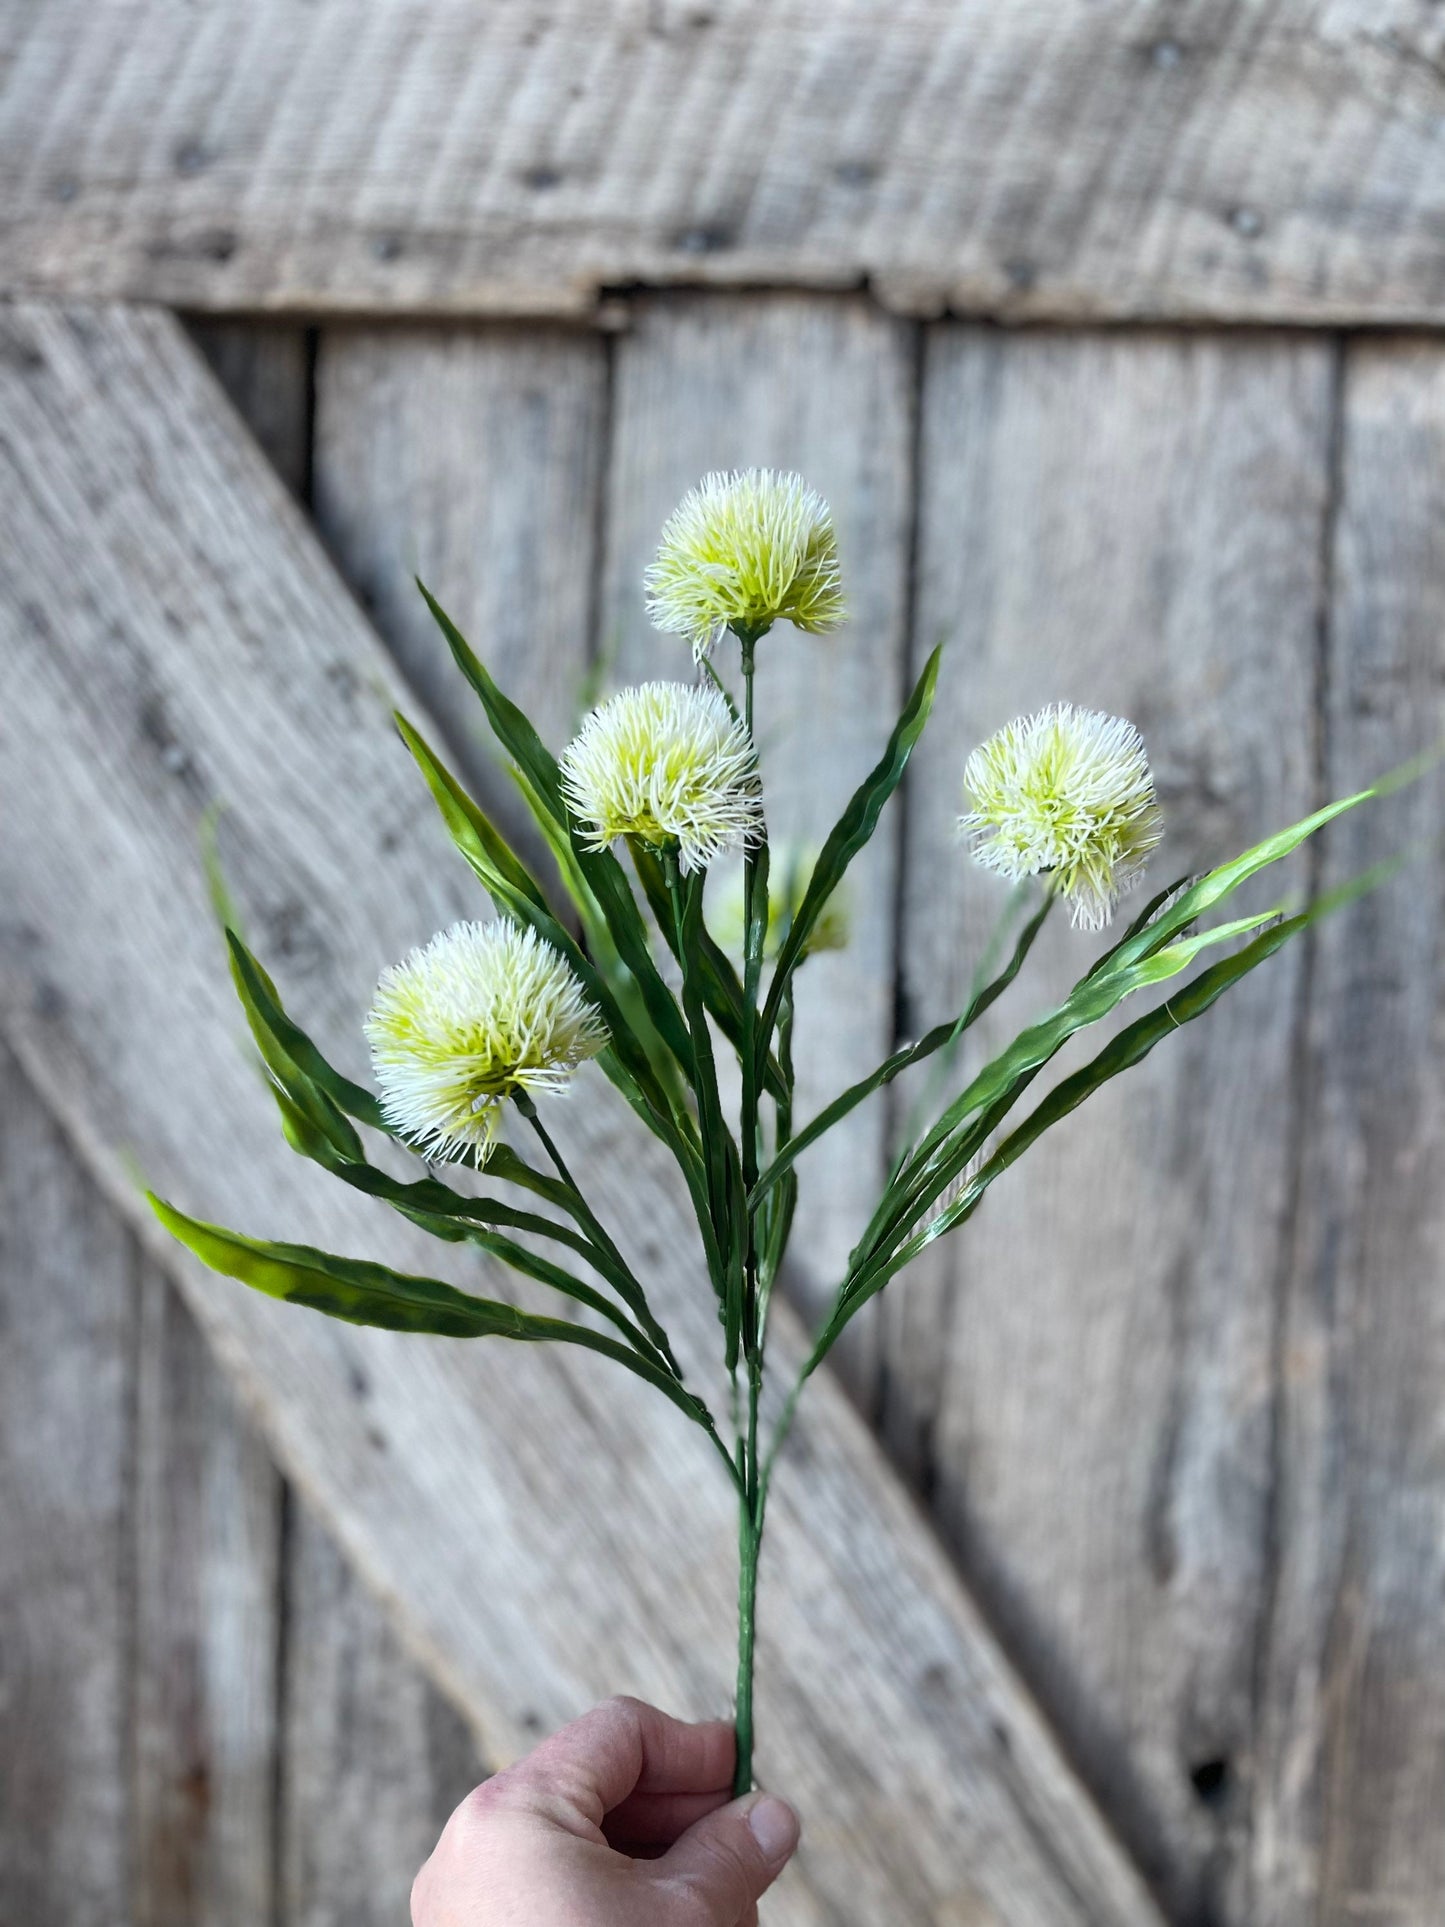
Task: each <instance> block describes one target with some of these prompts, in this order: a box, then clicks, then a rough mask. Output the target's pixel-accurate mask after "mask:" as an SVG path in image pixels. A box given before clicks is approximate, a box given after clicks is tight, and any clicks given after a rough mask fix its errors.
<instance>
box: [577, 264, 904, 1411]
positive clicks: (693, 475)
mask: <svg viewBox="0 0 1445 1927" xmlns="http://www.w3.org/2000/svg"><path fill="white" fill-rule="evenodd" d="M913 348H914V343H913V339H912V331H911V330H910V329H909V328H907V327H906V326H905V325H903V324H900V323H898V322H896V321H890V320H888V319H886V318H885V317H883V316H881V315H879V314H878V313H877V312H876V311H875V310H873V309H871V308H870V307H869V306H868V304H866V303H865V302H862V301H835V300H820V299H818V298H815V297H807V296H803V297H799V296H774V297H769V298H762V297H758V296H752V297H747V298H743V297H736V296H729V297H723V296H715V295H710V296H702V297H697V296H692V297H669V298H659V299H655V300H652V301H649V302H646V303H643V304H640V305H639V307H638V309H637V311H636V312H635V315H634V323H633V327H632V328H631V330H630V331H629V332H628V333H627V334H626V335H624V336H623V337H621V338H620V339H619V342H618V346H617V371H616V385H615V397H614V434H613V447H612V462H611V467H610V471H609V477H608V485H607V513H606V528H607V556H606V573H605V578H604V590H603V618H602V634H603V648H604V660H605V661H606V663H607V666H608V670H609V673H610V677H611V679H612V680H613V681H615V682H630V681H637V680H639V679H641V678H643V677H647V676H663V677H668V678H672V679H675V680H680V681H687V680H689V679H690V678H691V677H692V674H693V669H692V664H691V661H690V659H689V653H688V646H687V644H686V642H685V641H683V640H682V639H681V638H679V637H677V636H670V635H661V634H659V633H658V632H657V631H656V630H654V629H653V628H652V627H651V625H650V623H649V621H648V618H647V615H646V612H645V609H644V606H643V591H642V576H643V570H644V568H645V567H646V565H647V563H648V562H650V561H651V560H652V556H653V553H654V551H655V549H656V546H657V538H658V535H659V533H660V531H661V528H662V524H663V521H664V520H665V518H666V517H667V515H668V514H669V513H670V512H671V510H672V509H673V508H674V507H675V506H676V504H677V503H678V501H679V500H680V499H681V497H682V495H683V494H684V493H685V492H686V490H687V489H689V488H691V487H693V486H694V485H695V484H696V483H697V482H698V481H699V480H700V479H701V478H702V476H703V475H704V474H705V473H706V472H707V471H708V470H710V469H727V468H735V467H772V468H782V469H796V470H797V471H799V472H800V473H802V474H803V475H804V476H805V477H806V478H807V480H808V482H809V483H810V484H811V485H812V486H813V487H814V488H816V489H818V490H819V491H820V492H821V493H822V494H823V495H824V496H825V497H826V498H827V499H828V500H829V501H830V502H831V503H832V505H833V508H834V514H835V518H836V523H837V528H838V541H839V548H840V553H841V555H842V560H843V568H844V573H845V581H846V588H847V595H848V603H849V615H848V620H847V622H846V624H845V625H844V626H843V628H842V629H840V630H838V631H837V632H836V633H834V634H832V635H826V636H808V635H803V634H802V633H800V632H799V631H797V630H794V629H793V628H792V627H791V626H790V625H788V624H780V625H779V626H778V627H777V628H776V629H775V630H774V631H773V632H772V634H770V635H769V636H767V637H766V638H765V639H764V640H763V642H762V643H760V644H759V646H758V672H757V678H756V690H757V696H756V701H757V722H756V728H757V735H758V740H759V746H760V754H761V758H762V764H763V775H764V781H765V784H766V790H767V808H768V822H769V834H770V836H771V837H772V838H773V840H774V843H775V845H776V848H777V857H776V858H775V860H776V861H780V862H781V861H783V860H785V858H786V851H787V849H788V846H789V845H790V844H791V845H792V846H793V847H794V848H801V849H804V850H806V849H808V848H809V847H811V848H812V849H813V850H816V849H817V848H818V847H819V846H820V845H821V844H822V841H823V839H824V837H825V836H826V835H827V833H828V831H829V830H830V829H831V828H832V826H833V823H834V821H835V820H836V818H837V817H838V815H839V814H840V813H841V811H842V809H843V807H844V805H845V804H846V803H847V801H848V798H849V797H850V796H851V795H852V793H853V790H854V789H855V788H856V786H857V785H858V783H860V782H861V781H862V779H863V777H864V776H865V775H866V774H867V773H868V771H869V769H870V768H871V767H872V766H873V764H874V763H875V762H876V761H877V759H878V756H879V754H880V753H881V751H882V749H883V745H884V744H885V742H886V741H887V738H888V731H889V729H890V728H891V727H892V724H893V721H894V718H895V717H896V715H897V713H898V711H899V709H900V708H901V707H902V704H903V701H904V697H905V694H906V690H905V687H904V662H903V655H904V632H905V629H906V625H907V614H906V606H907V594H908V562H909V556H908V540H909V528H910V525H911V518H912V511H913V502H912V475H911V472H910V458H911V453H912V438H913V402H914V396H913V375H914V359H913ZM737 653H738V652H737V645H736V643H734V642H733V641H732V640H731V638H729V639H727V640H725V641H724V643H723V644H721V645H720V646H719V648H718V649H717V651H716V663H717V667H718V669H719V671H720V673H722V674H723V675H724V676H725V677H726V679H727V680H728V681H729V682H730V683H731V684H732V685H733V686H734V687H735V688H738V689H740V688H741V681H740V678H739V676H738V675H737ZM898 823H899V817H898V812H897V810H896V808H895V810H894V811H893V812H892V813H891V815H890V817H889V818H888V819H886V820H885V821H884V822H883V824H882V825H881V827H880V829H879V831H878V833H877V835H876V836H875V838H874V840H873V842H872V843H871V844H870V846H869V848H868V849H867V850H866V851H865V852H864V853H863V854H862V855H861V856H860V857H859V858H858V860H857V861H856V862H855V863H854V865H853V867H852V869H851V870H850V872H849V876H848V882H847V885H846V892H845V893H846V900H847V907H848V914H849V921H850V925H851V937H850V941H849V943H848V946H847V948H846V949H845V950H843V951H841V952H837V953H825V954H822V955H820V956H817V957H815V958H811V959H809V961H808V962H807V964H806V965H805V967H804V969H803V971H802V973H801V976H800V978H799V994H798V1016H797V1029H796V1040H797V1041H796V1055H797V1062H798V1121H799V1122H800V1123H801V1122H805V1121H806V1120H807V1119H809V1118H810V1117H812V1116H813V1115H814V1114H815V1113H816V1112H817V1111H818V1110H820V1109H821V1108H822V1106H823V1104H825V1103H826V1102H827V1101H828V1100H829V1099H830V1098H832V1097H834V1096H836V1095H837V1093H838V1092H839V1091H840V1090H843V1089H844V1088H845V1087H846V1086H847V1085H848V1084H850V1083H852V1082H854V1080H855V1079H857V1078H859V1077H862V1076H865V1075H866V1074H867V1072H869V1071H870V1070H872V1069H873V1067H874V1065H875V1064H877V1063H878V1062H879V1061H880V1060H881V1059H882V1058H883V1057H885V1056H886V1055H887V1054H888V1051H889V1050H890V1049H891V1047H892V1043H893V925H894V917H893V912H894V895H895V890H896V884H897V869H898V865H897V852H898ZM883 1133H884V1112H883V1106H882V1105H881V1104H878V1105H874V1106H871V1107H867V1108H865V1109H861V1110H858V1111H855V1112H854V1113H853V1115H852V1117H851V1118H849V1119H848V1120H847V1121H846V1122H845V1123H844V1124H843V1125H842V1126H841V1127H839V1129H838V1130H836V1131H835V1132H834V1133H833V1134H832V1135H831V1136H830V1137H829V1138H827V1139H826V1140H825V1141H824V1142H823V1143H822V1144H821V1145H820V1146H819V1147H818V1149H817V1150H816V1151H815V1152H813V1153H811V1154H810V1155H809V1156H808V1158H807V1159H806V1161H805V1162H804V1163H803V1164H802V1165H801V1167H800V1175H801V1179H802V1186H801V1194H800V1199H799V1207H798V1217H797V1222H796V1225H795V1227H794V1232H793V1242H792V1251H791V1254H790V1270H789V1285H790V1288H791V1289H792V1290H793V1291H794V1293H795V1295H796V1297H797V1299H798V1300H799V1302H800V1303H801V1305H802V1306H803V1308H804V1310H805V1312H806V1313H807V1314H808V1315H809V1317H810V1318H815V1317H817V1316H818V1315H820V1314H821V1312H822V1311H823V1309H824V1307H825V1306H826V1305H827V1304H828V1303H830V1302H831V1299H832V1296H833V1293H834V1292H835V1291H836V1289H837V1286H838V1281H839V1279H840V1278H841V1277H842V1275H843V1271H844V1269H845V1267H846V1264H847V1257H848V1252H849V1251H850V1249H851V1248H852V1246H853V1245H854V1243H855V1242H856V1241H857V1238H858V1235H859V1233H860V1231H861V1230H862V1228H863V1226H864V1224H865V1223H866V1222H867V1219H868V1214H869V1212H870V1211H871V1209H872V1207H873V1204H874V1203H875V1202H876V1200H877V1196H878V1193H879V1190H880V1189H881V1186H882V1183H883V1179H884V1177H885V1175H886V1169H887V1160H886V1157H885V1154H884V1135H883ZM859 1326H860V1329H859V1330H858V1331H857V1332H856V1333H854V1334H850V1338H851V1343H850V1344H849V1345H847V1346H845V1347H841V1348H840V1354H839V1355H840V1359H842V1358H846V1360H847V1370H848V1372H849V1375H850V1378H851V1379H852V1381H853V1382H854V1383H855V1385H857V1386H859V1387H862V1386H865V1385H866V1384H867V1383H868V1382H869V1378H870V1376H871V1375H870V1373H869V1371H868V1367H867V1355H868V1350H869V1346H868V1344H867V1342H866V1341H864V1336H863V1333H864V1329H866V1325H865V1321H863V1320H860V1321H859Z"/></svg>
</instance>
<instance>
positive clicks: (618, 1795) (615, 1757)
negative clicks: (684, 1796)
mask: <svg viewBox="0 0 1445 1927" xmlns="http://www.w3.org/2000/svg"><path fill="white" fill-rule="evenodd" d="M734 1750H735V1740H734V1736H733V1730H732V1728H731V1727H730V1726H728V1725H727V1724H726V1723H725V1722H724V1721H722V1720H709V1721H706V1722H704V1723H703V1724H701V1725H697V1726H691V1725H689V1724H688V1723H687V1722H686V1721H684V1720H675V1719H673V1718H672V1717H671V1716H670V1715H669V1714H667V1713H661V1712H659V1711H658V1709H657V1708H656V1707H655V1706H646V1705H644V1704H643V1702H642V1701H641V1700H634V1699H614V1700H606V1701H604V1703H603V1704H602V1705H601V1706H597V1707H594V1708H593V1709H592V1711H591V1712H590V1713H584V1714H583V1716H582V1718H581V1719H580V1720H574V1721H573V1722H572V1724H571V1725H570V1726H564V1727H563V1728H562V1730H561V1731H560V1732H559V1733H554V1734H553V1735H552V1736H551V1738H550V1739H546V1740H543V1742H542V1744H541V1745H540V1746H538V1747H537V1748H535V1749H534V1751H533V1752H531V1753H530V1754H528V1756H527V1758H526V1759H525V1760H523V1761H521V1762H519V1764H518V1765H517V1766H516V1767H515V1768H513V1769H512V1777H513V1779H514V1780H515V1782H516V1783H517V1784H518V1785H519V1786H520V1787H523V1788H528V1787H530V1788H540V1789H545V1790H546V1791H547V1792H548V1793H549V1794H557V1793H560V1794H561V1795H562V1796H563V1797H565V1798H568V1799H571V1800H572V1801H573V1802H574V1803H575V1805H576V1806H577V1808H578V1811H579V1812H581V1813H582V1814H584V1815H585V1816H586V1817H587V1818H588V1819H589V1820H590V1821H591V1823H592V1824H593V1825H595V1826H600V1825H601V1824H602V1820H603V1817H604V1815H606V1814H607V1813H609V1812H611V1810H612V1808H613V1807H616V1806H619V1805H621V1803H622V1801H624V1800H625V1799H626V1798H627V1797H628V1795H629V1794H631V1793H634V1792H643V1793H710V1792H715V1791H717V1790H718V1789H720V1788H723V1787H726V1786H728V1785H729V1784H730V1782H731V1779H732V1771H733V1756H734Z"/></svg>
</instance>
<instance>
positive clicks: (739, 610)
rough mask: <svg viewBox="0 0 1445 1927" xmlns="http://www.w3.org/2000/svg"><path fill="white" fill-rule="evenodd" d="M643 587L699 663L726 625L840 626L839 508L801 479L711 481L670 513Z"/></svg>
mask: <svg viewBox="0 0 1445 1927" xmlns="http://www.w3.org/2000/svg"><path fill="white" fill-rule="evenodd" d="M644 585H645V587H646V590H647V611H648V614H649V615H650V616H651V617H652V620H653V623H654V625H655V626H656V627H657V628H659V629H664V630H666V631H667V632H668V633H669V634H671V635H679V636H686V637H687V638H688V640H689V641H690V642H691V644H692V647H693V653H694V654H695V655H696V656H697V657H698V658H699V659H701V657H703V656H705V655H706V654H707V652H708V650H709V649H711V647H712V645H713V643H714V642H715V641H716V640H717V638H718V636H719V635H721V634H722V632H723V630H724V629H735V630H746V631H748V632H749V633H751V634H752V635H754V636H759V635H761V634H762V633H763V631H764V630H765V629H768V628H770V627H771V625H772V624H773V623H775V622H778V621H788V622H791V623H792V624H793V625H794V627H795V628H798V629H809V630H814V631H822V630H827V629H835V628H837V626H838V624H839V623H840V622H841V621H842V620H843V614H844V610H843V590H842V583H841V578H840V575H839V569H838V544H837V539H836V537H835V536H834V533H833V514H832V510H831V509H830V508H829V507H828V504H827V503H826V502H825V501H824V500H823V498H822V496H821V495H817V494H815V493H814V491H813V490H812V489H810V488H809V487H808V486H807V484H806V483H805V482H804V481H803V478H802V476H801V475H784V474H780V473H779V472H778V471H777V470H776V469H771V468H749V469H743V470H735V471H733V472H731V473H729V474H712V475H705V476H704V477H703V479H702V481H701V482H700V483H699V484H698V486H697V487H696V488H695V489H693V490H691V491H690V493H688V494H687V495H685V496H684V497H683V499H682V501H681V502H679V504H678V505H677V507H676V508H675V509H674V510H673V512H672V514H671V515H670V516H669V517H668V519H667V523H666V525H665V526H664V528H663V531H662V541H661V543H660V545H659V547H658V551H657V556H656V559H655V560H654V561H653V563H652V565H651V567H650V568H649V569H648V571H647V574H646V576H645V577H644Z"/></svg>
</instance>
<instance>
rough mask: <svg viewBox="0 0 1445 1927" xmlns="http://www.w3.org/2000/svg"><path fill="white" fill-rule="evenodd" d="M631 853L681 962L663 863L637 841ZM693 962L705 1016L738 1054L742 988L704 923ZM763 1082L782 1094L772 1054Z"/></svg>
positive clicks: (669, 943)
mask: <svg viewBox="0 0 1445 1927" xmlns="http://www.w3.org/2000/svg"><path fill="white" fill-rule="evenodd" d="M631 856H632V864H633V868H634V869H635V870H636V871H637V880H638V882H639V883H640V884H641V885H642V894H643V895H644V897H646V899H647V904H648V908H649V909H650V910H651V911H652V915H653V919H654V921H655V922H656V924H657V927H658V929H659V930H660V931H661V933H662V936H663V939H664V941H665V942H666V944H667V947H668V949H669V950H670V951H671V952H672V954H673V956H674V957H676V958H677V961H678V963H679V964H680V963H681V962H682V959H681V957H679V956H678V949H677V929H676V924H675V920H674V918H673V914H672V907H671V905H670V903H669V902H668V896H667V885H666V884H665V883H664V881H663V875H662V865H661V863H660V862H659V861H658V859H657V857H656V856H655V855H654V854H653V853H652V851H651V850H648V849H645V848H643V847H642V846H641V845H640V844H637V843H634V844H632V845H631ZM696 964H697V968H698V972H699V980H700V983H701V986H702V995H703V1001H704V1003H705V1004H706V1005H707V1010H708V1015H709V1016H710V1017H711V1018H712V1019H713V1022H714V1023H715V1024H716V1025H717V1027H718V1029H719V1030H720V1031H721V1032H722V1034H723V1036H724V1037H725V1038H726V1039H727V1041H728V1042H729V1043H730V1044H731V1045H732V1047H733V1049H734V1050H736V1051H738V1052H739V1054H741V1051H742V1041H743V987H742V984H741V982H740V981H739V978H738V973H737V971H736V970H735V969H734V968H733V963H732V959H731V958H730V957H729V956H728V954H727V952H726V951H725V950H724V949H723V948H722V946H721V945H720V944H719V943H718V942H717V940H716V939H715V938H714V937H713V935H712V933H711V932H710V931H709V929H708V927H707V924H706V922H704V923H702V924H700V925H699V927H698V935H697V956H696ZM765 1081H766V1088H767V1090H768V1093H769V1095H770V1096H773V1097H782V1096H784V1095H785V1092H784V1087H783V1074H782V1071H781V1070H780V1069H779V1067H778V1061H777V1059H776V1058H775V1057H772V1056H770V1057H769V1059H768V1065H767V1074H766V1080H765Z"/></svg>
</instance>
